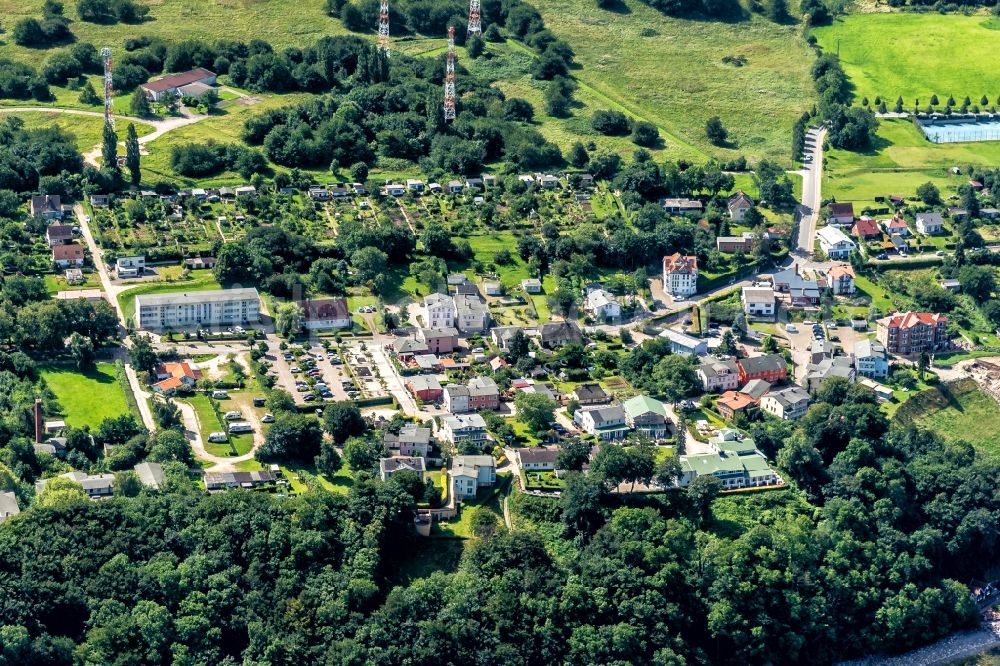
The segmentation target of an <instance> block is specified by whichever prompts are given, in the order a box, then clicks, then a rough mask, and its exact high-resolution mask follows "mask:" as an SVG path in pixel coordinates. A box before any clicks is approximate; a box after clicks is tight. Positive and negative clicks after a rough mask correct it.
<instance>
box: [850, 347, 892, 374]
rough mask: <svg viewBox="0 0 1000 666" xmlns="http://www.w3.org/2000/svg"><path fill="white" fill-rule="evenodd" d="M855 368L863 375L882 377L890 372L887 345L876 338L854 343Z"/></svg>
mask: <svg viewBox="0 0 1000 666" xmlns="http://www.w3.org/2000/svg"><path fill="white" fill-rule="evenodd" d="M854 370H855V371H856V372H857V374H858V375H860V376H862V377H868V378H869V379H881V378H884V377H886V376H888V374H889V356H888V354H886V351H885V345H883V344H882V343H881V342H877V341H875V340H858V341H857V342H855V343H854Z"/></svg>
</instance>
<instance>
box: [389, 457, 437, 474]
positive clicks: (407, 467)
mask: <svg viewBox="0 0 1000 666" xmlns="http://www.w3.org/2000/svg"><path fill="white" fill-rule="evenodd" d="M378 467H379V470H381V471H382V472H383V473H385V472H423V471H425V470H426V467H425V462H424V459H423V458H421V457H419V456H395V457H392V458H380V459H379V461H378Z"/></svg>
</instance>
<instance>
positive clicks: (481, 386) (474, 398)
mask: <svg viewBox="0 0 1000 666" xmlns="http://www.w3.org/2000/svg"><path fill="white" fill-rule="evenodd" d="M468 387H469V409H470V410H472V411H474V412H478V411H480V410H483V409H497V408H498V407H499V406H500V388H499V387H498V386H497V383H496V382H495V381H493V380H492V379H490V378H489V377H473V378H472V379H470V380H469V384H468Z"/></svg>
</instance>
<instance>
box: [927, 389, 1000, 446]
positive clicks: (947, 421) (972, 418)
mask: <svg viewBox="0 0 1000 666" xmlns="http://www.w3.org/2000/svg"><path fill="white" fill-rule="evenodd" d="M916 422H917V424H918V425H920V426H923V427H925V428H928V429H930V430H933V431H934V432H936V433H938V434H939V435H941V437H943V438H944V439H945V440H958V439H963V440H965V441H967V442H969V443H970V444H972V445H973V446H974V447H976V450H977V451H980V452H981V453H983V454H984V455H985V456H987V457H989V458H992V459H994V460H1000V427H998V426H1000V404H997V402H996V400H994V399H993V398H991V397H990V396H988V395H986V394H985V393H983V392H982V391H970V392H968V393H960V394H958V395H955V400H954V402H953V403H952V404H950V405H949V406H948V407H945V408H944V409H941V410H938V411H933V412H931V413H928V414H926V415H924V416H921V417H919V418H918V419H917V421H916Z"/></svg>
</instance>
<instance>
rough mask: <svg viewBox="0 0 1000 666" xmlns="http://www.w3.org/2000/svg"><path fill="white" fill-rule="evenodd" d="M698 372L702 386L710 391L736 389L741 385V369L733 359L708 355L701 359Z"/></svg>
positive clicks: (717, 391)
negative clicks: (722, 358) (721, 358)
mask: <svg viewBox="0 0 1000 666" xmlns="http://www.w3.org/2000/svg"><path fill="white" fill-rule="evenodd" d="M697 372H698V377H699V378H700V379H701V387H702V388H703V389H704V390H705V391H706V392H709V393H722V392H724V391H735V390H736V389H737V388H738V387H739V385H740V369H739V367H738V366H737V365H736V361H734V360H732V359H726V360H719V359H717V358H714V357H712V356H708V357H706V358H704V359H702V360H701V364H700V365H699V366H698V371H697Z"/></svg>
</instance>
